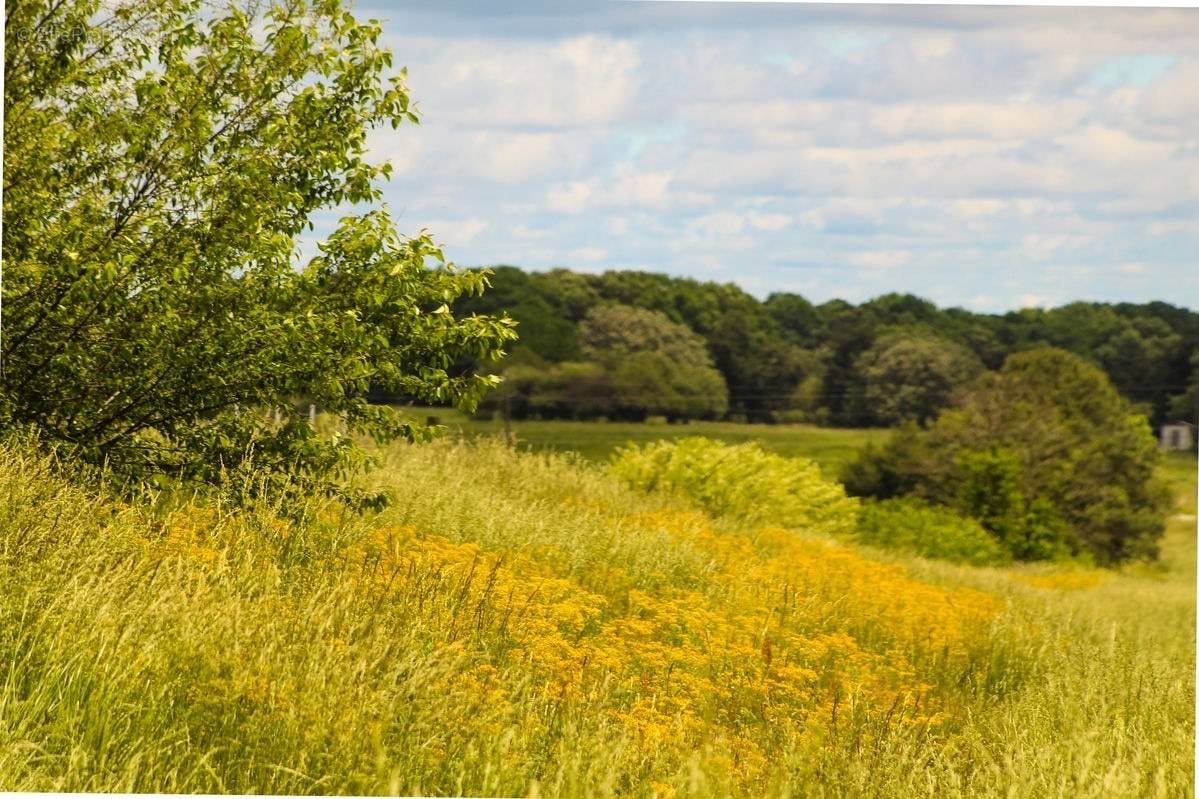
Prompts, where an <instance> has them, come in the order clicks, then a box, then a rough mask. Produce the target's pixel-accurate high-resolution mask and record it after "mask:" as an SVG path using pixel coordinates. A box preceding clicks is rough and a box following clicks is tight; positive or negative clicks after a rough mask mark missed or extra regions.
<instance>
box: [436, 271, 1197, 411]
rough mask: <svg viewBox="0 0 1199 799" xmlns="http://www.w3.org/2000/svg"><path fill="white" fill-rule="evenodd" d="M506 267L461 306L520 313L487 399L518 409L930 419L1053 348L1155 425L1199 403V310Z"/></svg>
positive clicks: (491, 403)
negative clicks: (1035, 304)
mask: <svg viewBox="0 0 1199 799" xmlns="http://www.w3.org/2000/svg"><path fill="white" fill-rule="evenodd" d="M493 270H494V275H493V276H492V277H491V282H492V288H491V290H489V291H487V292H486V293H484V294H483V295H482V296H471V297H464V298H463V299H462V300H460V301H459V303H458V305H457V307H456V309H455V310H456V311H460V312H464V313H471V312H474V313H480V314H483V313H495V312H500V311H504V312H507V313H508V314H510V315H511V316H512V317H513V318H514V319H516V320H517V322H518V323H519V328H518V332H519V334H520V341H519V342H517V343H516V344H515V345H513V346H512V348H511V355H510V357H509V358H507V359H506V360H504V361H502V362H501V363H500V364H499V365H498V366H496V367H495V368H496V369H498V370H499V371H501V372H502V373H503V374H504V375H505V377H506V378H507V379H506V381H505V384H504V386H503V387H502V388H500V389H499V390H497V391H496V392H495V393H494V394H493V395H492V397H491V398H490V399H489V401H488V404H487V405H486V406H485V408H484V410H485V412H486V411H487V410H488V409H490V410H491V411H492V412H494V411H495V410H496V409H501V408H505V407H506V409H507V410H508V412H509V413H511V414H512V416H513V417H515V418H523V417H529V416H538V417H541V418H579V419H586V418H595V417H599V416H607V417H609V418H624V419H638V418H645V417H646V416H648V415H663V416H666V417H668V418H671V419H688V418H730V419H743V420H746V421H752V422H779V421H807V422H817V423H823V424H830V425H839V426H872V425H892V424H896V423H899V422H903V421H907V420H914V421H917V422H922V423H923V422H926V421H928V420H930V419H932V418H934V417H935V416H936V415H937V413H938V412H939V411H940V410H941V409H942V408H943V407H945V406H946V404H948V402H949V397H950V395H951V394H952V393H953V392H954V391H955V390H956V389H958V388H959V387H961V386H963V385H965V384H966V383H969V382H971V381H972V380H974V379H975V378H976V377H977V376H978V375H979V374H980V373H981V372H983V371H986V370H995V369H998V368H1000V367H1001V366H1002V364H1003V362H1004V360H1005V359H1006V358H1007V356H1008V355H1010V354H1012V353H1015V352H1023V351H1026V350H1030V349H1034V348H1037V347H1043V346H1053V347H1058V348H1061V349H1064V350H1068V351H1070V352H1073V353H1075V354H1077V355H1079V356H1081V357H1083V358H1085V359H1086V360H1088V361H1090V362H1092V363H1094V364H1095V365H1097V366H1099V367H1100V368H1101V369H1103V370H1104V371H1105V372H1106V373H1107V374H1108V376H1109V377H1110V379H1111V381H1112V383H1113V384H1114V385H1115V386H1116V388H1117V389H1118V390H1119V391H1120V392H1121V393H1122V394H1123V395H1124V396H1125V397H1127V398H1128V399H1130V400H1132V401H1133V402H1134V403H1136V404H1137V406H1138V407H1139V408H1141V409H1142V410H1143V411H1144V412H1145V413H1146V415H1148V416H1149V418H1150V421H1151V422H1152V424H1153V425H1154V427H1157V426H1159V425H1161V424H1162V423H1164V422H1167V421H1171V420H1185V421H1190V422H1192V423H1193V422H1194V421H1195V415H1196V405H1197V404H1199V355H1197V352H1199V313H1195V312H1194V311H1191V310H1188V309H1186V308H1180V307H1177V306H1174V305H1171V304H1169V303H1166V302H1151V303H1146V304H1134V303H1118V304H1107V303H1093V302H1075V303H1071V304H1069V305H1064V306H1062V307H1059V308H1053V309H1049V310H1045V309H1040V308H1025V309H1022V310H1019V311H1011V312H1008V313H1005V314H998V315H996V314H983V313H975V312H972V311H967V310H964V309H961V308H938V307H937V306H936V305H935V304H933V303H932V302H929V301H928V300H924V299H921V298H919V297H916V296H913V295H910V294H884V295H882V296H880V297H877V298H875V299H873V300H870V301H869V302H864V303H862V304H860V305H853V304H852V303H849V302H845V301H843V300H832V301H829V302H826V303H823V304H819V305H816V304H813V303H811V302H809V301H808V300H806V299H805V298H804V297H802V296H799V295H797V294H789V293H778V294H772V295H770V296H769V297H767V298H766V300H765V301H761V300H758V299H757V298H755V297H754V296H752V295H751V294H748V293H747V292H745V291H743V290H742V289H740V288H739V287H738V286H736V285H735V284H732V283H723V284H718V283H711V282H700V281H697V280H693V279H690V278H679V277H670V276H667V275H661V274H652V273H647V272H633V271H613V272H605V273H604V274H600V275H594V274H581V273H577V272H572V271H569V270H566V269H555V270H551V271H547V272H527V271H523V270H521V269H519V268H517V267H513V266H498V267H493Z"/></svg>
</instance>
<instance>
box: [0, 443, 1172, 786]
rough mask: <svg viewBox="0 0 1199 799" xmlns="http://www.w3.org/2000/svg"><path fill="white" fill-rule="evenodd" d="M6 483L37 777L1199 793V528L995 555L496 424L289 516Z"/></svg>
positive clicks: (4, 746)
mask: <svg viewBox="0 0 1199 799" xmlns="http://www.w3.org/2000/svg"><path fill="white" fill-rule="evenodd" d="M1170 469H1171V474H1172V475H1173V476H1174V478H1175V480H1176V485H1177V486H1178V487H1179V488H1180V489H1184V491H1185V493H1186V494H1187V495H1189V496H1190V497H1192V499H1193V486H1194V480H1195V473H1194V469H1193V465H1192V464H1190V463H1189V462H1186V461H1183V460H1177V461H1172V462H1171V464H1170ZM0 474H2V475H3V482H4V484H5V485H6V490H5V492H3V495H2V496H0V518H2V519H3V523H2V524H0V580H2V581H3V583H4V585H5V586H6V590H5V592H4V593H3V595H2V597H0V661H2V662H3V663H5V664H6V666H5V672H4V674H5V677H4V682H3V685H2V686H0V718H2V719H3V723H2V724H0V784H2V785H4V786H5V787H6V788H10V789H18V790H71V791H81V790H86V791H114V790H116V791H166V792H190V791H203V792H223V791H234V792H247V793H248V792H272V793H308V792H318V793H325V794H332V793H401V794H412V793H416V794H422V793H423V794H451V793H465V794H471V795H524V794H533V793H538V792H540V794H541V795H552V796H583V795H587V796H597V795H600V796H603V795H643V796H650V795H657V796H671V795H679V796H684V795H685V796H708V795H725V794H728V793H735V794H747V793H748V794H755V795H764V794H766V795H783V794H788V793H790V794H792V795H794V794H796V793H798V794H800V795H828V796H861V795H878V796H927V795H929V793H935V794H937V795H941V796H1006V795H1012V794H1013V793H1014V794H1015V795H1024V796H1033V795H1036V796H1100V795H1102V796H1163V797H1164V796H1181V795H1190V794H1191V791H1192V788H1191V755H1192V753H1193V750H1194V738H1193V729H1194V726H1193V722H1194V719H1193V707H1194V680H1193V677H1194V646H1195V640H1194V621H1195V616H1194V614H1195V607H1194V591H1195V583H1194V579H1195V574H1194V567H1195V550H1194V540H1193V536H1191V535H1190V534H1189V533H1190V531H1192V530H1193V525H1194V522H1193V518H1191V519H1190V520H1185V519H1176V520H1174V521H1173V522H1172V523H1171V527H1170V530H1169V533H1168V536H1167V539H1166V542H1165V557H1164V558H1163V561H1162V563H1161V565H1157V566H1140V567H1137V566H1130V567H1126V568H1125V569H1124V570H1121V571H1103V572H1100V571H1079V570H1066V571H1063V570H1062V569H1061V567H1057V568H1056V570H1055V569H1054V568H1051V567H1046V566H1040V567H1022V568H1016V569H973V568H968V567H954V566H948V565H945V564H939V563H934V562H926V561H922V560H919V559H905V558H901V557H898V556H895V555H888V554H884V553H880V552H875V551H869V550H862V549H855V548H854V547H852V546H848V545H845V544H841V543H837V542H835V541H833V540H831V539H830V538H828V537H827V534H826V533H825V531H823V530H822V529H808V530H782V529H770V528H764V529H763V528H757V527H752V526H746V525H744V524H741V523H738V522H736V521H734V520H731V519H724V518H714V517H711V516H709V515H706V514H704V513H702V512H699V511H697V510H696V509H695V508H694V507H691V506H688V505H687V504H686V503H684V502H683V501H682V500H679V499H675V498H670V497H667V496H665V495H658V494H652V493H651V494H641V493H637V492H633V491H631V490H630V489H627V488H624V487H623V486H622V485H620V484H619V483H617V482H616V481H615V480H614V479H612V478H610V477H607V476H606V475H604V474H603V473H601V472H600V471H598V470H597V469H595V468H594V467H586V466H583V465H580V464H578V463H576V462H574V461H573V460H572V459H571V458H567V457H562V456H554V455H536V454H519V453H516V452H513V451H512V450H510V449H507V448H506V447H504V446H502V445H500V444H498V443H496V442H488V441H486V440H480V441H478V442H476V443H473V444H468V443H454V442H452V441H444V442H440V443H436V444H433V445H424V446H398V447H396V448H395V449H393V450H392V451H391V452H390V453H389V454H388V457H387V462H386V464H385V465H384V466H383V467H382V468H380V469H378V470H376V471H374V472H373V473H372V474H371V476H370V479H371V480H372V481H373V482H375V483H376V484H378V485H379V486H381V487H384V488H386V489H387V490H388V491H389V493H391V495H392V496H393V498H394V502H393V504H392V506H391V507H390V508H388V509H387V510H385V511H384V512H382V513H381V514H377V515H368V516H366V517H358V516H354V515H349V514H345V513H344V512H342V511H340V510H339V509H338V507H337V506H336V505H334V504H331V503H328V502H322V501H317V500H312V501H311V502H310V504H309V507H308V508H306V511H307V513H308V520H306V521H302V522H301V521H296V522H291V523H288V522H282V521H279V520H278V519H277V518H276V517H275V516H274V515H273V514H271V513H269V512H261V513H254V512H248V511H240V512H239V511H231V510H229V511H226V510H222V509H221V508H219V507H213V506H208V507H200V506H196V505H192V504H188V503H177V502H176V503H174V504H171V503H167V504H165V505H164V504H163V502H162V500H161V499H160V502H159V507H158V508H153V507H152V506H151V504H150V503H149V502H148V501H143V502H136V503H133V504H132V505H125V504H119V503H113V502H111V501H109V500H105V499H102V498H100V497H98V496H96V495H93V494H92V493H91V492H90V491H88V490H85V489H83V488H80V487H78V486H76V485H73V484H71V483H70V482H67V481H66V480H64V478H62V477H61V476H58V475H56V474H54V473H52V472H51V471H50V470H49V467H48V464H47V463H46V462H45V461H44V460H41V459H39V458H37V457H34V456H32V455H30V454H28V453H26V452H24V451H22V450H21V449H20V448H19V447H17V448H13V447H11V446H10V447H8V448H7V449H5V451H4V452H3V453H2V455H0ZM1183 510H1189V512H1190V513H1192V514H1193V512H1194V511H1193V504H1192V505H1191V506H1190V507H1189V509H1187V508H1184V509H1183Z"/></svg>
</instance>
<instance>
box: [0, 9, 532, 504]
mask: <svg viewBox="0 0 1199 799" xmlns="http://www.w3.org/2000/svg"><path fill="white" fill-rule="evenodd" d="M7 13H8V19H7V24H6V26H5V43H6V60H5V65H4V68H5V82H4V110H5V114H4V139H5V153H4V165H5V170H4V222H5V224H4V232H3V248H4V262H5V263H4V266H5V270H4V278H5V279H4V286H3V304H4V336H3V342H2V345H0V347H2V355H3V369H4V375H3V387H2V388H0V426H4V427H13V426H18V425H32V426H34V427H36V428H37V429H38V430H39V431H40V435H41V436H42V437H43V439H45V440H48V441H51V442H58V443H60V444H63V445H68V446H71V447H74V448H75V450H76V451H77V452H78V454H79V455H81V456H82V457H84V458H86V459H87V460H90V461H93V462H104V463H107V464H108V465H109V466H110V467H112V468H114V469H117V470H119V471H120V472H122V473H125V474H132V475H134V476H148V475H151V474H155V473H166V474H169V475H173V476H176V477H179V478H184V479H194V480H202V481H214V480H218V479H221V475H222V470H225V469H230V468H233V467H235V466H237V465H238V464H242V463H244V462H246V459H247V458H250V457H251V454H252V459H253V462H254V464H256V465H257V466H258V467H261V468H264V469H267V470H271V471H275V472H293V473H295V474H298V475H300V476H301V477H307V478H311V479H314V480H316V479H318V478H319V479H320V480H321V481H324V480H326V479H327V478H329V477H330V476H331V475H333V474H335V473H337V472H338V471H339V470H340V469H342V468H344V467H346V466H347V465H349V464H351V463H352V462H353V461H354V459H355V457H356V453H357V452H358V451H357V450H356V449H355V448H354V447H353V446H352V445H351V444H350V443H349V439H348V438H335V439H332V440H329V439H322V438H320V437H318V436H317V435H316V432H315V431H314V430H313V429H311V428H310V427H309V426H308V424H307V423H306V421H305V420H304V419H303V418H300V419H289V420H288V421H287V422H286V423H285V424H283V425H281V426H276V425H275V424H273V422H272V420H271V419H270V417H269V414H262V413H254V412H251V410H252V409H254V408H261V407H263V406H267V407H269V406H272V405H282V404H284V403H286V402H288V401H289V400H291V399H293V398H300V397H303V398H306V399H308V400H310V401H314V402H317V403H319V404H320V405H321V406H322V407H323V408H325V409H327V410H329V411H332V412H335V413H337V414H340V415H341V416H342V418H343V419H344V420H345V422H346V423H347V424H348V426H349V430H350V431H351V432H359V433H367V434H370V435H373V436H375V437H377V438H381V439H389V438H393V437H397V436H403V437H407V438H415V437H418V436H420V435H422V434H423V432H422V430H421V429H420V428H418V427H417V426H415V425H414V424H412V423H410V422H408V421H405V420H403V419H401V418H398V417H396V416H394V415H393V414H392V413H390V412H389V411H388V410H386V409H383V408H378V407H372V406H370V405H368V404H367V403H366V401H365V399H364V398H363V393H364V392H365V391H366V390H367V389H368V387H369V386H371V385H372V384H373V385H377V386H380V387H382V388H383V389H385V390H388V391H393V392H395V393H403V394H407V395H411V396H416V397H421V398H424V399H427V400H430V401H454V402H457V403H459V404H461V405H463V406H466V407H469V406H470V405H472V404H473V403H474V402H475V401H476V400H477V398H478V397H479V396H480V395H481V394H482V393H483V392H484V391H485V390H486V389H487V388H488V387H490V386H491V385H493V384H494V382H495V379H494V378H490V377H485V376H480V375H477V374H473V373H470V372H467V373H461V374H458V373H453V372H452V369H451V367H452V366H453V364H454V363H455V362H457V361H460V360H461V359H463V358H478V359H494V358H495V357H498V356H499V354H500V349H501V346H502V345H503V344H504V342H506V341H509V340H511V339H512V338H514V333H513V331H512V329H511V325H510V323H509V322H508V321H507V320H505V319H495V318H487V317H469V318H456V317H455V316H454V315H453V314H452V313H451V312H450V309H449V303H452V302H454V301H455V299H456V298H458V297H460V296H462V295H464V294H477V293H479V292H481V291H482V290H483V289H484V287H485V286H486V283H487V278H486V275H485V274H479V273H470V272H465V273H463V272H457V271H455V270H454V269H453V268H452V266H451V265H449V264H446V263H445V262H444V258H443V256H442V253H441V251H440V250H439V249H438V248H437V247H436V246H435V245H434V243H433V242H432V241H431V240H430V238H429V237H428V235H425V234H422V235H420V236H418V237H417V238H414V239H411V240H401V239H400V238H399V237H398V236H397V234H396V233H395V230H394V228H393V226H392V224H391V222H390V221H389V219H388V217H387V215H386V213H385V212H383V211H371V212H369V213H366V214H365V215H362V216H357V217H349V218H346V219H343V220H342V221H341V223H340V225H339V226H338V228H337V229H336V231H335V232H334V233H333V234H332V235H331V236H329V238H328V239H327V240H326V241H325V242H324V243H322V244H321V245H320V253H319V255H317V256H316V257H314V258H312V259H310V260H309V261H308V262H307V263H305V264H303V265H302V266H298V265H297V256H298V252H299V250H298V237H299V236H300V234H301V233H302V232H303V231H304V230H305V229H310V228H311V227H312V224H311V222H310V219H311V216H312V214H313V213H314V212H315V211H317V210H319V209H324V208H333V207H336V206H338V205H339V204H342V203H370V202H375V201H377V200H378V199H379V197H380V194H379V188H378V182H379V180H380V179H381V178H384V177H386V175H387V174H388V171H389V170H388V167H387V166H386V165H373V164H370V163H368V162H367V161H366V160H365V151H366V136H367V133H368V131H369V130H370V129H372V128H374V127H376V126H378V125H391V126H393V127H394V126H396V125H399V124H400V123H402V122H416V121H417V117H416V115H415V113H414V111H413V109H412V107H411V105H410V101H409V95H408V91H407V89H406V88H405V85H404V83H403V73H402V72H400V73H399V74H389V72H390V69H389V68H390V64H391V55H390V53H389V52H388V51H387V50H385V49H384V48H382V47H381V46H380V45H379V37H380V33H381V31H380V28H379V26H378V24H377V23H375V22H373V21H372V22H367V23H361V22H358V21H357V20H355V19H354V17H353V16H352V15H351V14H350V13H349V12H347V11H346V10H345V9H344V8H343V7H342V4H341V3H340V2H339V0H311V2H309V1H308V0H285V1H284V2H280V3H278V4H275V5H272V6H270V7H269V8H266V7H262V6H260V5H259V4H257V3H249V2H247V3H246V4H244V5H240V6H239V5H237V4H231V5H228V6H225V5H222V6H219V7H215V6H213V7H210V6H202V5H200V4H198V3H194V2H185V1H184V0H163V2H153V3H148V2H124V3H122V2H117V3H104V4H101V3H99V2H97V0H65V2H57V3H53V4H46V3H37V2H31V1H30V0H15V2H12V3H9V4H8V7H7ZM430 262H434V263H436V264H438V266H437V267H436V268H429V267H428V263H430Z"/></svg>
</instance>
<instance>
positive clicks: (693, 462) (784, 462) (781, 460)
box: [611, 436, 858, 537]
mask: <svg viewBox="0 0 1199 799" xmlns="http://www.w3.org/2000/svg"><path fill="white" fill-rule="evenodd" d="M611 470H612V472H613V473H614V474H616V475H617V476H618V477H620V478H621V479H623V480H624V481H625V482H627V483H629V484H630V485H633V486H634V487H636V488H640V489H642V490H646V491H649V490H654V489H666V490H673V491H677V492H679V493H681V494H683V495H685V496H686V497H688V498H689V499H691V500H693V501H694V502H696V503H698V504H699V505H700V506H701V507H703V508H704V509H705V510H707V511H709V512H711V513H714V514H720V515H729V516H735V517H738V518H741V519H745V520H747V521H752V522H756V523H761V524H777V525H780V526H783V527H794V528H802V529H804V530H807V531H810V532H818V533H823V534H827V535H834V536H845V537H848V536H852V535H853V531H854V528H855V524H856V521H857V508H858V503H857V501H856V500H854V499H853V498H851V497H848V496H846V495H845V490H844V489H843V488H842V487H841V486H840V485H839V484H837V483H834V482H831V481H829V480H826V479H825V478H824V477H823V475H821V473H820V468H819V467H818V466H816V464H815V463H813V462H812V461H809V460H806V459H803V458H785V457H783V456H781V455H775V454H773V453H769V452H765V451H763V450H762V448H761V447H760V446H759V445H758V444H756V443H752V442H751V443H747V444H738V445H735V446H730V445H726V444H722V443H720V442H718V441H712V440H710V439H707V438H702V437H699V436H693V437H688V438H682V439H679V440H677V441H657V442H654V443H652V444H647V445H645V446H643V447H637V446H632V447H626V448H622V449H618V450H617V451H616V453H615V454H614V455H613V460H612V464H611Z"/></svg>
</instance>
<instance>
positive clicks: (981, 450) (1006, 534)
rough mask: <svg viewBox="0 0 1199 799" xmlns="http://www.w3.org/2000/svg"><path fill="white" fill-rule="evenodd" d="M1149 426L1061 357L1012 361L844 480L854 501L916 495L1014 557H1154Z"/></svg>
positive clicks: (1047, 352) (1156, 484)
mask: <svg viewBox="0 0 1199 799" xmlns="http://www.w3.org/2000/svg"><path fill="white" fill-rule="evenodd" d="M1158 458H1159V455H1158V452H1157V449H1156V443H1155V441H1154V438H1153V435H1152V433H1151V431H1150V429H1149V425H1148V422H1147V420H1146V419H1145V417H1144V416H1143V415H1140V414H1138V413H1136V412H1135V410H1134V409H1133V407H1132V405H1131V404H1130V403H1129V402H1128V400H1127V399H1125V398H1123V397H1121V396H1120V395H1119V393H1118V392H1117V391H1116V390H1115V388H1114V387H1113V386H1112V384H1111V382H1110V381H1109V380H1108V378H1107V376H1106V375H1105V374H1104V373H1103V372H1102V371H1101V370H1099V369H1098V368H1097V367H1095V366H1093V365H1091V364H1088V363H1086V362H1085V361H1083V360H1082V359H1080V358H1078V357H1077V356H1074V355H1071V354H1070V353H1067V352H1065V351H1063V350H1059V349H1052V348H1046V349H1040V350H1032V351H1029V352H1024V353H1018V354H1016V355H1012V356H1011V357H1009V358H1008V360H1007V361H1006V363H1005V364H1004V366H1003V369H1002V370H1001V371H1000V372H997V373H986V374H984V375H983V376H982V377H981V378H979V379H978V380H977V381H976V382H975V383H974V384H973V385H972V386H971V387H970V388H969V389H968V390H967V391H966V392H964V393H963V394H962V396H961V397H960V399H959V401H958V403H957V404H956V405H955V406H954V407H953V408H951V409H949V410H947V411H945V412H944V413H942V414H941V416H940V417H938V419H937V421H936V422H935V423H934V424H933V425H932V427H931V428H930V429H929V430H928V431H927V432H920V431H917V430H914V429H911V428H909V429H907V430H906V431H903V432H902V433H901V434H899V435H897V436H896V437H894V438H893V439H892V441H891V442H890V443H889V444H888V445H886V446H885V447H884V448H883V449H882V451H881V452H879V451H873V450H872V451H867V452H865V453H863V455H862V457H861V458H860V460H859V462H858V463H856V464H854V465H853V466H851V467H850V468H849V469H848V471H847V482H846V485H847V488H848V489H849V491H850V492H851V493H854V494H858V495H871V496H880V497H887V496H894V495H896V494H914V495H917V496H922V497H924V498H926V499H929V500H932V501H934V502H938V503H940V504H944V505H949V506H952V507H956V508H958V509H959V510H960V511H961V512H963V513H966V514H968V515H970V516H971V517H973V518H976V519H978V520H979V521H980V522H981V523H982V524H983V526H984V527H986V528H987V529H988V530H990V532H991V533H992V534H994V535H995V536H996V537H997V538H999V539H1000V540H1001V541H1002V542H1004V543H1005V544H1006V545H1008V547H1009V549H1010V550H1011V551H1012V553H1013V554H1014V555H1016V556H1017V557H1024V558H1045V557H1056V556H1058V555H1060V554H1062V553H1064V552H1065V551H1066V550H1071V551H1074V552H1078V551H1083V552H1086V553H1089V554H1090V555H1092V556H1094V557H1095V558H1097V559H1099V560H1100V561H1102V562H1114V561H1120V560H1125V559H1129V558H1138V557H1152V556H1154V555H1155V553H1156V541H1157V539H1158V538H1159V537H1160V535H1161V533H1162V531H1163V529H1164V520H1165V512H1166V509H1167V506H1168V491H1167V490H1166V488H1165V487H1164V486H1163V485H1162V484H1161V483H1160V481H1159V478H1158V477H1157V476H1156V475H1155V471H1154V470H1155V467H1156V465H1157V462H1158Z"/></svg>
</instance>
